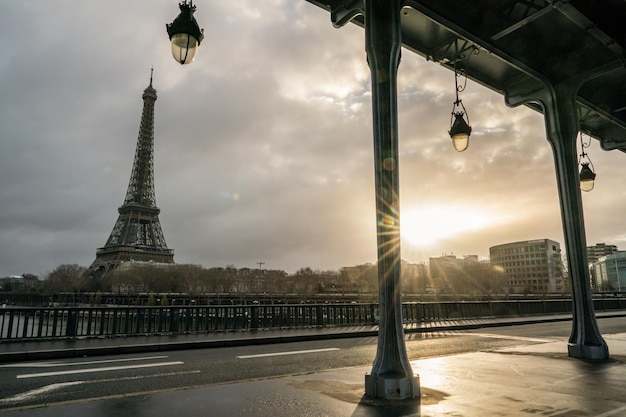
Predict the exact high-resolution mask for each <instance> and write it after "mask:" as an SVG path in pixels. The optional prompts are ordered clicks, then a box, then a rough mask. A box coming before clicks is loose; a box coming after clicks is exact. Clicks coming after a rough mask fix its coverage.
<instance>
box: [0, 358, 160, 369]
mask: <svg viewBox="0 0 626 417" xmlns="http://www.w3.org/2000/svg"><path fill="white" fill-rule="evenodd" d="M165 358H167V356H145V357H137V358H126V359H106V360H101V361H84V362H26V363H12V364H9V365H0V368H52V367H55V366H80V365H91V364H94V363H113V362H131V361H149V360H153V359H165Z"/></svg>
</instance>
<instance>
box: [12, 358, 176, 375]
mask: <svg viewBox="0 0 626 417" xmlns="http://www.w3.org/2000/svg"><path fill="white" fill-rule="evenodd" d="M184 363H185V362H181V361H175V362H157V363H144V364H139V365H125V366H107V367H103V368H85V369H73V370H68V371H55V372H38V373H34V374H22V375H18V376H17V379H24V378H40V377H44V376H56V375H72V374H86V373H91V372H108V371H123V370H126V369H138V368H153V367H156V366H172V365H182V364H184Z"/></svg>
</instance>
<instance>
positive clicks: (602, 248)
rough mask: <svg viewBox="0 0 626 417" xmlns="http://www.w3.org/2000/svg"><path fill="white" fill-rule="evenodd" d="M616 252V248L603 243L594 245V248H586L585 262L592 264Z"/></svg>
mask: <svg viewBox="0 0 626 417" xmlns="http://www.w3.org/2000/svg"><path fill="white" fill-rule="evenodd" d="M615 252H617V246H615V245H607V244H605V243H596V245H595V246H587V261H588V262H589V263H590V264H592V263H594V262H596V261H597V260H598V259H599V258H601V257H603V256H607V255H610V254H612V253H615Z"/></svg>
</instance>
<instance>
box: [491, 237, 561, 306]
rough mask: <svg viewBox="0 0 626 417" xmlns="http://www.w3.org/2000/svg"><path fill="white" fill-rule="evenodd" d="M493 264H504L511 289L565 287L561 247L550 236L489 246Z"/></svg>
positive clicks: (537, 291) (556, 290) (534, 290)
mask: <svg viewBox="0 0 626 417" xmlns="http://www.w3.org/2000/svg"><path fill="white" fill-rule="evenodd" d="M489 256H490V258H491V265H492V266H499V267H501V268H503V270H504V273H505V275H506V280H507V287H508V289H509V291H510V292H511V293H524V294H528V293H535V294H544V293H560V292H565V291H567V283H566V280H565V279H564V271H563V261H562V259H561V247H560V245H559V243H558V242H555V241H554V240H550V239H537V240H526V241H522V242H513V243H504V244H502V245H497V246H492V247H490V248H489Z"/></svg>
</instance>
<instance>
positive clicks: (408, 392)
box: [365, 373, 420, 400]
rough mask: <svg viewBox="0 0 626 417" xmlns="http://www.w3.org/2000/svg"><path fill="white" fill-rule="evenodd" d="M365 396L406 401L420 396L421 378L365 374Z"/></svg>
mask: <svg viewBox="0 0 626 417" xmlns="http://www.w3.org/2000/svg"><path fill="white" fill-rule="evenodd" d="M365 395H368V396H370V397H371V398H384V399H386V400H405V399H409V398H418V397H419V396H420V377H419V375H412V376H410V377H407V376H401V375H385V376H383V375H372V374H371V373H367V374H365Z"/></svg>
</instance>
